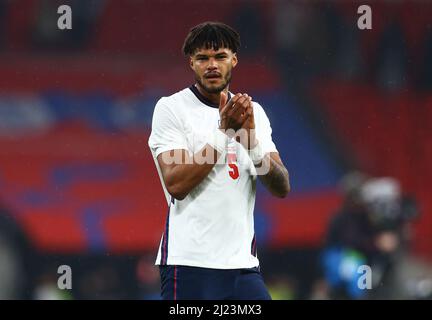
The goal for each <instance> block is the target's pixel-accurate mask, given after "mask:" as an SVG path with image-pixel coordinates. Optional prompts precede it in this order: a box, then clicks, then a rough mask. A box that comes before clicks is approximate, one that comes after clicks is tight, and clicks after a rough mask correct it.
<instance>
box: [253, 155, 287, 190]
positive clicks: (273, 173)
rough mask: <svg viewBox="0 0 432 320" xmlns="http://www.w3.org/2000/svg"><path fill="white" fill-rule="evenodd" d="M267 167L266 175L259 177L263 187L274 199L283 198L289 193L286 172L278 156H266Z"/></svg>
mask: <svg viewBox="0 0 432 320" xmlns="http://www.w3.org/2000/svg"><path fill="white" fill-rule="evenodd" d="M263 161H267V163H266V164H265V165H269V170H268V173H267V174H265V175H259V177H260V179H261V181H262V183H263V184H264V185H265V187H266V188H267V189H268V190H269V191H270V192H271V194H273V195H274V196H276V197H279V198H284V197H285V196H286V195H287V194H288V192H289V191H290V183H289V173H288V170H287V169H286V168H285V166H284V165H283V163H282V161H280V158H279V156H274V155H271V154H270V156H269V155H267V156H266V157H265V160H263Z"/></svg>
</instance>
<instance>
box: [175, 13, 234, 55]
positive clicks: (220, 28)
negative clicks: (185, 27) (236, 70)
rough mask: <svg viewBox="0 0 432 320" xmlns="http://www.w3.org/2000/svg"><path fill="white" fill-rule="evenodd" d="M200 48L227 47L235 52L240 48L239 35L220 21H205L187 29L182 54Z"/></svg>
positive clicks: (217, 48)
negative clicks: (187, 32)
mask: <svg viewBox="0 0 432 320" xmlns="http://www.w3.org/2000/svg"><path fill="white" fill-rule="evenodd" d="M201 48H206V49H214V50H219V48H227V49H231V51H232V52H233V53H236V52H237V51H238V50H239V48H240V35H239V34H238V32H237V31H235V30H234V29H233V28H231V27H230V26H228V25H226V24H224V23H222V22H211V21H207V22H204V23H201V24H199V25H197V26H195V27H193V28H192V29H191V30H190V31H189V34H188V35H187V37H186V39H185V41H184V44H183V48H182V50H183V53H184V55H186V56H189V55H192V54H194V53H195V51H196V50H198V49H201Z"/></svg>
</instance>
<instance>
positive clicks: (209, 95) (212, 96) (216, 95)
mask: <svg viewBox="0 0 432 320" xmlns="http://www.w3.org/2000/svg"><path fill="white" fill-rule="evenodd" d="M195 87H196V88H197V89H198V91H199V93H201V94H202V95H203V96H204V97H205V98H206V99H208V100H209V101H211V102H212V103H213V104H216V105H219V102H220V92H218V93H209V92H207V91H206V90H204V89H203V88H202V87H201V86H200V84H199V83H195ZM222 91H224V92H225V93H226V94H228V86H226V88H225V89H223V90H222Z"/></svg>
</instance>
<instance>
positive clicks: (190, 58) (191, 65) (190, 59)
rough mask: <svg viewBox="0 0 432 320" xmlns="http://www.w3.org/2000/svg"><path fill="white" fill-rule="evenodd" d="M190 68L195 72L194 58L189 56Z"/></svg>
mask: <svg viewBox="0 0 432 320" xmlns="http://www.w3.org/2000/svg"><path fill="white" fill-rule="evenodd" d="M189 66H190V67H191V69H192V70H193V59H192V56H189Z"/></svg>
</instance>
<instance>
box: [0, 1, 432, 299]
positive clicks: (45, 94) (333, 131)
mask: <svg viewBox="0 0 432 320" xmlns="http://www.w3.org/2000/svg"><path fill="white" fill-rule="evenodd" d="M62 4H68V5H70V6H71V8H72V12H73V13H72V15H73V24H72V26H73V28H72V30H64V31H61V30H58V29H57V19H58V17H59V14H57V8H58V7H59V6H60V5H62ZM361 4H369V5H371V7H372V13H373V29H372V30H359V29H358V28H357V19H358V17H359V14H357V8H358V6H359V5H361ZM431 17H432V3H430V2H427V1H373V2H372V1H365V2H350V1H284V0H279V1H278V0H266V1H264V0H263V1H258V0H257V1H240V0H237V1H228V0H220V1H210V0H205V1H203V0H187V1H186V0H185V1H169V0H162V1H159V0H158V1H157V0H142V1H138V0H124V1H114V0H89V1H84V0H81V1H80V0H75V1H72V0H69V1H67V0H62V1H56V0H45V1H44V0H26V1H24V0H21V1H20V0H15V1H13V0H10V1H8V0H1V1H0V21H1V22H0V75H1V76H0V203H1V214H0V298H3V299H13V298H18V299H48V298H59V299H123V298H130V299H157V297H158V293H159V282H158V281H159V275H158V272H157V270H156V269H155V268H154V267H153V266H152V264H153V261H154V258H155V255H156V250H157V246H158V244H159V240H160V236H161V232H162V230H163V223H164V219H165V213H166V203H165V199H164V196H163V193H162V188H161V186H160V182H159V178H158V176H157V173H156V170H155V167H154V163H153V160H152V158H151V154H150V152H149V149H148V145H147V140H148V136H149V133H150V130H151V117H152V112H153V107H154V105H155V102H156V101H157V99H158V98H159V97H160V96H162V95H168V94H171V93H173V92H175V91H178V90H180V89H182V88H184V87H186V86H189V85H190V84H191V83H192V82H193V75H192V73H191V72H190V70H189V68H188V65H187V62H186V59H185V58H184V57H183V56H182V55H181V50H180V48H181V45H182V42H183V39H184V37H185V35H186V34H187V32H188V30H189V29H190V28H191V27H192V26H194V25H196V24H198V23H200V22H203V21H205V20H215V21H222V22H225V23H228V24H230V25H232V26H233V27H234V28H236V29H237V30H238V31H239V33H240V35H241V37H242V49H241V51H240V53H239V59H240V64H239V67H238V68H237V70H236V72H235V73H234V75H233V82H232V85H231V88H230V89H231V91H233V92H247V93H249V94H251V95H252V96H253V97H254V99H255V100H256V101H259V102H260V103H261V104H262V105H263V106H264V108H265V110H266V111H267V114H268V116H269V118H270V120H271V123H272V127H273V138H274V140H275V142H276V145H277V146H278V149H279V152H280V153H281V155H282V158H283V159H284V161H285V163H286V165H287V167H288V169H289V171H290V175H291V183H292V193H291V194H290V196H289V197H288V198H286V199H283V200H279V199H275V198H272V197H270V195H269V194H268V193H267V192H266V191H265V190H264V189H263V188H262V187H260V188H259V190H258V197H257V204H256V212H255V213H256V231H257V237H258V241H259V256H260V259H261V263H262V269H263V273H264V277H265V279H266V281H267V282H268V285H269V286H270V288H271V292H272V294H273V297H274V298H275V299H327V298H329V297H330V296H329V294H328V286H329V285H328V283H327V281H326V278H325V276H324V272H323V269H322V266H321V263H320V257H321V252H322V249H323V246H324V244H325V241H326V240H325V239H326V234H327V232H328V226H329V222H330V219H331V218H332V216H334V214H335V213H336V212H337V211H338V209H339V208H340V207H341V204H342V202H343V194H342V191H341V189H340V188H339V185H340V183H339V182H340V181H341V178H342V177H343V176H344V175H345V174H347V173H348V172H351V171H353V170H358V171H362V172H365V173H367V174H369V175H371V176H379V177H382V176H388V177H393V178H395V179H397V180H398V181H399V183H400V186H401V188H402V192H403V194H404V195H409V196H410V197H411V199H413V200H414V201H415V203H416V204H417V206H416V208H417V210H416V213H417V214H416V217H415V219H413V221H412V222H409V234H408V236H407V238H406V240H404V241H405V242H406V244H405V245H404V249H403V250H402V251H403V254H402V256H403V259H399V260H397V261H399V262H398V263H400V264H401V263H402V262H403V263H404V268H403V272H402V273H403V274H404V276H402V280H403V282H404V285H403V286H402V289H400V290H399V291H397V295H396V296H390V295H385V294H384V295H381V297H384V298H390V297H409V298H425V297H431V292H432V285H431V279H432V277H431V273H432V272H431V261H432V198H431V197H430V194H431V191H432V190H431V184H430V183H428V181H429V179H432V170H430V165H431V163H432V130H431V128H432V26H431V22H432V20H431ZM63 264H66V265H70V266H71V268H72V272H73V288H72V290H69V291H68V290H66V291H59V290H57V278H58V277H59V274H57V268H58V266H60V265H63ZM381 286H382V284H381ZM389 288H390V286H389ZM393 293H394V292H393ZM387 294H388V293H387ZM368 298H373V295H372V296H370V297H368Z"/></svg>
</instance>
